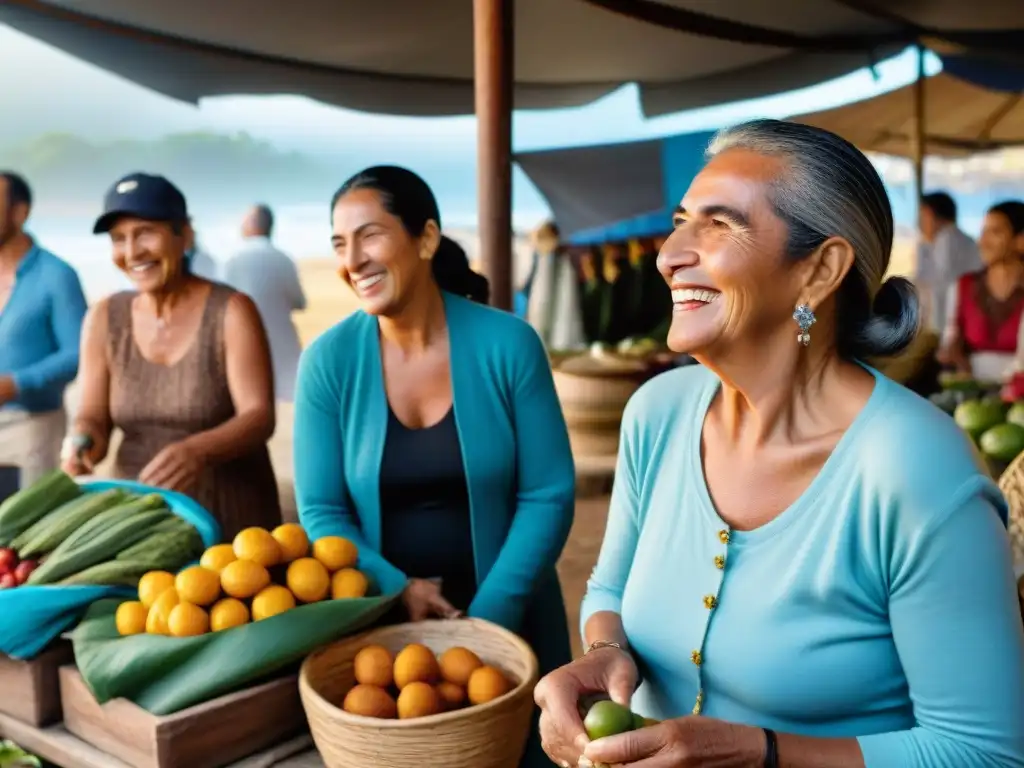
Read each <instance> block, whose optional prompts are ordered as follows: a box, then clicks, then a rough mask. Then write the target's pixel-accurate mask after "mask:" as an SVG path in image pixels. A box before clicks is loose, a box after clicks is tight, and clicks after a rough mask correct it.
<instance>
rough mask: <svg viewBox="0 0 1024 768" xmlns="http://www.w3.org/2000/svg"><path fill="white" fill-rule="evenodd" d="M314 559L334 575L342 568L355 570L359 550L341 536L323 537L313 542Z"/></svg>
mask: <svg viewBox="0 0 1024 768" xmlns="http://www.w3.org/2000/svg"><path fill="white" fill-rule="evenodd" d="M313 557H315V558H316V559H317V560H319V561H320V562H321V563H323V564H324V567H325V568H326V569H327V570H328V571H330V572H331V573H334V572H335V571H340V570H341V569H342V568H355V567H356V562H357V561H358V560H359V549H358V548H356V545H355V544H353V543H352V542H351V541H349V540H348V539H344V538H342V537H341V536H323V537H321V538H319V539H317V540H316V541H314V542H313Z"/></svg>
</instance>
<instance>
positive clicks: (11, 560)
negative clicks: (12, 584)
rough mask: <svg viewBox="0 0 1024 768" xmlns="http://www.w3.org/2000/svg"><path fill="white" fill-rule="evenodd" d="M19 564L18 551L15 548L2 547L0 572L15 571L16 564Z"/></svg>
mask: <svg viewBox="0 0 1024 768" xmlns="http://www.w3.org/2000/svg"><path fill="white" fill-rule="evenodd" d="M17 564H18V553H17V552H15V551H14V550H13V549H10V548H8V547H4V548H3V549H0V573H5V572H7V571H13V570H14V566H16V565H17Z"/></svg>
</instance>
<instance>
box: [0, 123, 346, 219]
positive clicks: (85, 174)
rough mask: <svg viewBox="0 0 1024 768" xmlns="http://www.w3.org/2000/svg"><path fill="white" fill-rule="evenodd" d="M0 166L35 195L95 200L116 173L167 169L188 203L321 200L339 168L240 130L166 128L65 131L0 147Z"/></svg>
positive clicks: (341, 171)
mask: <svg viewBox="0 0 1024 768" xmlns="http://www.w3.org/2000/svg"><path fill="white" fill-rule="evenodd" d="M0 167H10V168H14V169H17V170H18V171H19V172H20V173H22V174H24V175H25V176H26V177H27V178H29V179H31V183H32V186H33V187H34V188H35V189H36V190H37V191H38V195H39V197H40V199H43V198H46V199H48V200H51V201H80V200H83V199H98V198H99V197H100V196H102V194H103V192H104V191H105V190H106V189H107V187H108V186H109V185H110V184H111V183H112V182H113V181H114V180H115V179H117V178H118V177H119V176H122V175H124V174H126V173H131V172H132V171H148V172H150V173H159V174H163V175H165V176H167V177H168V178H169V179H171V180H172V181H174V183H175V184H177V185H178V186H179V187H181V189H182V191H183V192H185V194H186V196H188V198H189V201H190V202H194V203H196V204H200V203H217V204H220V205H224V204H228V203H230V204H245V203H249V202H252V201H253V200H256V199H263V198H269V199H273V200H275V201H287V200H291V201H299V202H308V201H311V200H327V199H329V197H330V194H331V192H332V191H333V189H334V188H335V187H336V186H337V184H338V183H339V181H340V180H341V179H342V178H344V175H345V169H339V168H336V167H334V168H332V167H329V166H328V165H327V164H325V163H323V162H319V161H318V160H316V159H314V158H311V157H308V156H306V155H302V154H300V153H297V152H283V151H281V150H278V149H276V148H275V147H274V146H273V145H271V144H270V143H269V142H266V141H261V140H258V139H255V138H253V137H252V136H250V135H249V134H247V133H244V132H243V133H237V134H234V135H225V134H218V133H210V132H195V133H179V134H171V135H168V136H166V137H164V138H162V139H159V140H156V141H136V140H116V141H111V142H106V143H102V144H98V143H91V142H89V141H86V140H84V139H82V138H80V137H77V136H75V135H73V134H69V133H55V134H47V135H43V136H40V137H38V138H36V139H34V140H32V141H29V142H27V143H25V144H22V145H19V146H12V147H6V148H2V147H0Z"/></svg>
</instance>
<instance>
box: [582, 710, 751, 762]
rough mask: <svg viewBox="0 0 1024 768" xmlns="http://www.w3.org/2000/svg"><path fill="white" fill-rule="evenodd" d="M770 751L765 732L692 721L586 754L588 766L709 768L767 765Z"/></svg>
mask: <svg viewBox="0 0 1024 768" xmlns="http://www.w3.org/2000/svg"><path fill="white" fill-rule="evenodd" d="M766 750H767V742H766V741H765V736H764V732H763V731H762V730H761V729H760V728H753V727H751V726H747V725H735V724H734V723H727V722H725V721H724V720H714V719H712V718H708V717H700V716H688V717H681V718H678V719H676V720H666V721H664V722H662V723H659V724H658V725H652V726H648V727H647V728H640V729H638V730H635V731H630V732H628V733H622V734H619V735H618V736H609V737H607V738H604V739H598V740H597V741H593V742H591V743H590V744H589V745H587V748H586V750H584V753H583V755H584V763H583V764H584V765H585V764H586V761H587V760H589V761H590V762H591V763H592V764H594V765H615V766H620V765H621V766H632V765H635V766H636V767H637V768H641V766H642V768H698V767H699V766H708V765H735V766H756V765H764V760H765V755H766Z"/></svg>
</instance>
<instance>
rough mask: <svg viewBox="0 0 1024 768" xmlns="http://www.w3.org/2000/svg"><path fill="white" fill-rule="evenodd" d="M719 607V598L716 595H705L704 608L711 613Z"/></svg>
mask: <svg viewBox="0 0 1024 768" xmlns="http://www.w3.org/2000/svg"><path fill="white" fill-rule="evenodd" d="M716 605H718V598H717V597H715V596H714V595H704V607H705V608H707V609H708V610H709V611H710V610H711V609H712V608H714V607H715V606H716Z"/></svg>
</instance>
